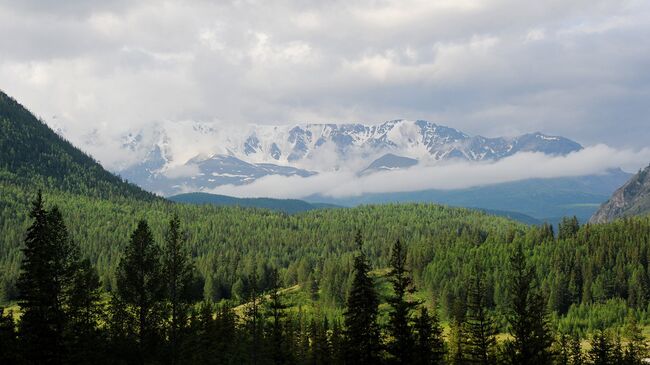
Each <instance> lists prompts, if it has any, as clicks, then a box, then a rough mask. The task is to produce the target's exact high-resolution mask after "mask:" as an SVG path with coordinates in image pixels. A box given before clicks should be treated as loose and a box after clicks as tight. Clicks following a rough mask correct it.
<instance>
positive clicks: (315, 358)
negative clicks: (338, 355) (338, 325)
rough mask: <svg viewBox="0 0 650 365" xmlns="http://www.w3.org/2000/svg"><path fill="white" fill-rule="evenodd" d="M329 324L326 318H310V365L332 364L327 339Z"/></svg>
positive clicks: (330, 350)
mask: <svg viewBox="0 0 650 365" xmlns="http://www.w3.org/2000/svg"><path fill="white" fill-rule="evenodd" d="M328 331H329V323H328V322H327V318H325V319H323V320H320V318H319V316H317V317H315V318H312V319H311V323H310V325H309V337H310V343H311V349H310V355H311V356H310V357H311V358H310V361H309V362H310V364H312V365H328V364H331V363H332V356H331V354H332V349H331V347H330V344H329V340H328V338H327V332H328Z"/></svg>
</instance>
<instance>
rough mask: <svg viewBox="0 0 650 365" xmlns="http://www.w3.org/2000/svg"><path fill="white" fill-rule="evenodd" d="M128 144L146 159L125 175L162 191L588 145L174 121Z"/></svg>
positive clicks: (419, 124)
mask: <svg viewBox="0 0 650 365" xmlns="http://www.w3.org/2000/svg"><path fill="white" fill-rule="evenodd" d="M122 146H123V148H125V149H128V150H129V151H133V152H134V153H139V154H140V155H142V156H144V158H143V159H142V162H140V163H138V164H136V165H132V166H130V167H129V168H127V169H123V170H121V171H118V172H119V173H120V174H121V175H122V176H124V177H126V178H127V179H129V180H131V181H133V182H135V183H137V184H139V185H141V186H143V187H145V188H147V189H149V190H152V191H156V192H160V193H163V194H172V193H175V192H181V191H206V190H210V189H212V188H214V187H216V186H219V185H224V184H234V185H241V184H247V183H250V182H253V181H255V180H257V179H259V178H261V177H264V176H269V175H283V176H292V175H298V176H309V175H312V174H315V173H319V172H325V171H333V170H338V169H351V170H355V171H358V172H362V171H363V173H364V174H367V173H371V172H372V171H379V170H386V169H394V168H405V167H409V166H412V165H414V164H417V163H418V162H421V163H424V162H427V163H429V162H432V161H437V160H449V159H462V160H470V161H486V160H498V159H501V158H504V157H507V156H511V155H514V154H515V153H518V152H522V151H533V152H543V153H546V154H554V155H557V154H567V153H569V152H573V151H577V150H580V149H581V148H582V147H581V146H580V145H579V144H578V143H576V142H574V141H571V140H569V139H566V138H563V137H556V136H547V135H544V134H541V133H532V134H525V135H522V136H518V137H512V138H507V137H498V138H486V137H482V136H470V135H468V134H466V133H463V132H461V131H459V130H457V129H454V128H450V127H445V126H442V125H438V124H435V123H432V122H428V121H424V120H418V121H407V120H394V121H388V122H384V123H381V124H376V125H365V124H298V125H285V126H268V125H251V126H248V127H247V128H241V127H239V128H233V127H228V126H218V125H214V124H208V123H197V122H181V123H169V124H159V125H157V126H156V128H153V129H149V130H146V131H137V132H132V133H129V134H127V135H125V136H124V137H123V139H122ZM386 156H388V157H386ZM387 159H388V160H390V161H388V164H386V163H387ZM397 160H399V161H397ZM396 161H397V162H396ZM407 161H408V163H405V162H407Z"/></svg>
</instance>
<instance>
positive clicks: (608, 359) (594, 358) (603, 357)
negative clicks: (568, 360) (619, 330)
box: [587, 330, 614, 365]
mask: <svg viewBox="0 0 650 365" xmlns="http://www.w3.org/2000/svg"><path fill="white" fill-rule="evenodd" d="M613 350H614V345H613V344H612V341H611V339H610V338H609V335H608V334H607V332H605V331H603V330H598V331H596V332H595V333H594V334H593V337H592V338H591V349H589V352H588V353H587V356H588V357H589V360H590V362H591V364H593V365H610V364H613V363H612V360H613V356H612V355H613Z"/></svg>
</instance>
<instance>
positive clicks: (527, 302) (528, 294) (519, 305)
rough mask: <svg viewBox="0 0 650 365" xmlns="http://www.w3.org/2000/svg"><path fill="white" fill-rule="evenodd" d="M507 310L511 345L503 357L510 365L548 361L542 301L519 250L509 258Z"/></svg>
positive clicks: (549, 340) (548, 338) (536, 364)
mask: <svg viewBox="0 0 650 365" xmlns="http://www.w3.org/2000/svg"><path fill="white" fill-rule="evenodd" d="M510 275H511V277H510V287H509V294H510V307H509V312H508V316H507V319H508V323H509V325H510V335H511V336H512V338H513V339H512V341H509V342H508V344H507V354H508V357H509V360H510V362H511V363H513V364H523V363H525V364H531V365H543V364H550V363H551V361H552V356H551V351H550V346H551V344H552V342H553V338H552V336H551V333H550V330H549V320H548V313H547V311H546V300H545V298H544V297H543V295H542V294H541V292H540V291H539V289H538V288H537V283H536V277H535V272H534V271H533V268H532V267H529V266H528V265H527V263H526V258H525V256H524V251H523V247H522V246H521V244H518V245H516V247H515V250H514V252H513V254H512V256H511V257H510Z"/></svg>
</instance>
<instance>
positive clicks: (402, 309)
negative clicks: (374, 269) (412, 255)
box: [388, 239, 418, 364]
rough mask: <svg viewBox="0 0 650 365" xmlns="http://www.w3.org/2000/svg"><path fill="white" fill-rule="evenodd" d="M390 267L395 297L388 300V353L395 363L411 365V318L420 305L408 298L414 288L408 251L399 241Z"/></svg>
mask: <svg viewBox="0 0 650 365" xmlns="http://www.w3.org/2000/svg"><path fill="white" fill-rule="evenodd" d="M390 265H391V271H390V273H389V274H388V276H389V280H390V282H391V284H392V286H393V295H392V296H390V297H389V298H388V304H389V305H390V307H391V309H390V313H389V319H388V334H389V336H390V342H389V343H388V353H389V354H390V356H391V361H392V362H393V363H396V364H410V363H411V362H412V360H411V359H412V356H413V346H414V339H413V329H412V328H411V324H410V321H411V319H410V316H411V312H412V310H413V309H414V308H415V307H416V306H417V305H418V303H417V302H414V301H410V300H408V299H407V298H406V295H407V294H411V293H413V292H414V288H413V282H412V279H411V276H410V273H409V271H408V270H407V269H406V249H405V248H404V246H403V245H402V243H401V242H400V240H399V239H398V240H397V241H396V242H395V245H394V246H393V249H392V251H391V257H390Z"/></svg>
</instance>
